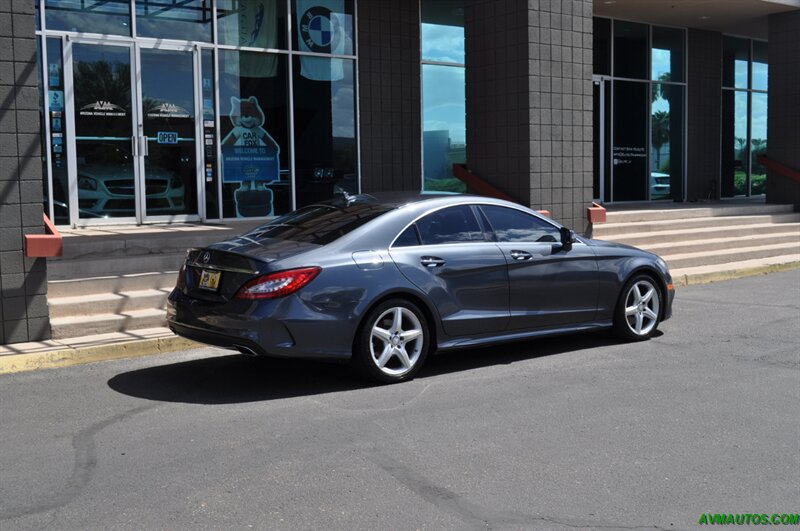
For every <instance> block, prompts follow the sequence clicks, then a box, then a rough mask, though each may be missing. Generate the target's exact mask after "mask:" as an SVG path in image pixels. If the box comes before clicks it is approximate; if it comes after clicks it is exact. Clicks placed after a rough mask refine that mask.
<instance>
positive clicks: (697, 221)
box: [593, 203, 800, 283]
mask: <svg viewBox="0 0 800 531" xmlns="http://www.w3.org/2000/svg"><path fill="white" fill-rule="evenodd" d="M611 208H612V209H613V207H611ZM607 219H608V223H605V224H598V225H596V226H595V227H594V230H593V237H594V238H597V239H602V240H610V241H616V242H620V243H625V244H628V245H634V246H636V247H640V248H642V249H645V250H648V251H651V252H654V253H656V254H658V255H659V256H661V257H662V258H663V259H664V260H666V262H667V264H669V266H670V270H671V271H672V274H673V277H674V278H682V279H683V280H682V282H683V283H686V282H690V281H691V279H695V281H696V280H697V279H700V278H708V279H716V278H732V276H731V275H733V274H734V273H735V272H736V271H743V270H745V269H747V270H754V269H753V268H756V269H757V268H767V270H772V269H774V268H775V267H780V268H787V267H789V266H791V264H795V263H797V265H798V266H800V259H798V258H799V257H800V213H797V212H794V211H793V207H792V205H766V204H735V203H734V204H719V205H713V206H704V207H700V208H667V209H661V210H620V211H613V210H612V211H610V212H608V215H607ZM770 268H772V269H770Z"/></svg>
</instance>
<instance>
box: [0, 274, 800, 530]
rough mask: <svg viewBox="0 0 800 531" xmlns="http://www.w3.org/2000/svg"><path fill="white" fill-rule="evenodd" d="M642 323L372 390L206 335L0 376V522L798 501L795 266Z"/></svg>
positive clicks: (622, 510) (487, 520)
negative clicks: (647, 330)
mask: <svg viewBox="0 0 800 531" xmlns="http://www.w3.org/2000/svg"><path fill="white" fill-rule="evenodd" d="M661 330H662V331H663V333H662V334H661V335H659V336H658V337H656V338H654V339H653V340H651V341H649V342H647V343H637V344H621V343H618V342H616V341H615V340H613V339H611V338H610V337H608V336H606V335H604V334H586V335H581V336H572V337H561V338H552V339H547V340H540V341H535V342H528V343H521V344H515V345H512V346H503V347H496V348H488V349H478V350H470V351H464V352H458V353H451V354H446V355H441V356H436V357H433V358H431V359H429V361H428V364H427V366H426V367H425V368H424V369H423V371H422V372H421V374H420V376H419V377H418V378H417V379H416V380H414V381H411V382H407V383H404V384H400V385H395V386H389V387H374V386H371V385H368V384H365V383H364V382H362V381H361V380H358V379H357V378H355V377H353V376H351V374H350V373H349V372H348V370H347V369H346V368H345V367H341V366H331V365H324V364H315V363H308V362H291V361H275V360H261V359H252V358H247V357H244V356H241V355H236V354H229V353H228V352H226V351H222V350H217V349H210V348H208V349H198V350H193V351H187V352H182V353H177V354H167V355H161V356H154V357H150V358H139V359H135V360H127V361H113V362H104V363H97V364H92V365H85V366H79V367H71V368H65V369H56V370H43V371H38V372H30V373H20V374H13V375H5V376H0V401H1V403H2V404H1V411H0V421H1V422H0V438H1V439H2V445H0V470H1V471H2V472H1V473H0V493H1V494H0V528H2V529H3V530H11V529H61V530H64V529H567V528H575V527H585V528H611V529H619V528H634V529H638V528H642V529H653V528H661V529H689V528H695V527H698V520H699V518H700V517H701V515H702V514H703V513H767V514H772V513H797V512H800V504H799V503H798V501H800V423H798V412H800V354H798V352H799V351H800V348H798V347H799V346H800V270H795V271H791V272H786V273H776V274H772V275H768V276H761V277H752V278H747V279H741V280H734V281H728V282H719V283H715V284H709V285H704V286H694V287H688V288H683V289H680V290H679V291H678V293H677V298H676V302H675V306H674V317H673V319H671V320H669V321H667V322H665V323H663V324H662V326H661ZM788 528H797V527H796V526H794V527H787V529H788Z"/></svg>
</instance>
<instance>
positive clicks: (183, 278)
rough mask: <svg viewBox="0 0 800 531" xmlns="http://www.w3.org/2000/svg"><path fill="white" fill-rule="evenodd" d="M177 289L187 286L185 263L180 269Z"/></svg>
mask: <svg viewBox="0 0 800 531" xmlns="http://www.w3.org/2000/svg"><path fill="white" fill-rule="evenodd" d="M175 287H176V288H177V289H183V288H185V287H186V264H183V265H182V266H181V268H180V270H179V271H178V282H177V283H176V284H175Z"/></svg>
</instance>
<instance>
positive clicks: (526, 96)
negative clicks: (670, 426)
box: [0, 0, 800, 344]
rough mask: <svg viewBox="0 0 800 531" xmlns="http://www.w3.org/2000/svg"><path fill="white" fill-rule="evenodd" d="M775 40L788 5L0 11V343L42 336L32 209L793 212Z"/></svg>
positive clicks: (132, 4) (791, 56) (62, 1)
mask: <svg viewBox="0 0 800 531" xmlns="http://www.w3.org/2000/svg"><path fill="white" fill-rule="evenodd" d="M798 35H800V0H705V1H697V0H671V1H669V2H667V1H663V2H662V1H654V0H653V1H651V0H595V1H594V2H592V1H591V0H3V1H2V2H0V288H2V299H3V300H2V306H0V322H2V323H3V327H2V328H0V332H2V334H0V344H2V343H11V342H14V341H12V339H14V340H15V341H16V340H20V339H21V340H37V339H42V338H47V337H48V334H49V332H48V330H49V325H48V314H47V295H46V293H47V289H46V283H47V264H46V259H45V258H41V257H37V256H36V253H31V252H28V251H29V249H28V248H27V247H26V239H27V240H29V241H32V240H31V239H30V238H26V237H28V236H31V235H39V234H43V233H45V232H46V231H47V230H50V229H47V228H46V226H45V224H44V223H43V218H42V212H43V211H44V214H45V215H46V216H47V218H48V219H49V220H51V221H52V223H53V225H54V226H55V228H56V229H58V228H62V229H63V228H71V229H75V228H80V227H89V228H93V227H98V226H108V225H115V226H117V225H131V226H136V225H143V224H152V225H153V226H154V227H160V226H163V224H166V223H169V224H176V223H181V224H192V223H194V224H198V223H199V224H211V223H213V224H218V223H225V222H228V221H233V220H240V219H242V218H251V219H260V218H263V219H266V218H269V217H272V216H277V215H281V214H284V213H286V212H289V211H291V210H292V209H295V208H299V207H302V206H304V205H308V204H310V203H313V202H316V201H320V200H324V199H327V198H330V197H333V196H334V195H337V194H341V193H349V194H356V193H370V192H378V191H388V190H392V191H394V190H406V191H431V192H433V191H445V192H458V191H464V190H466V189H467V185H469V188H470V189H472V190H475V189H478V190H481V191H484V192H486V191H487V190H489V191H490V192H491V193H496V194H497V195H502V196H508V197H510V198H512V199H513V200H515V201H517V202H520V203H522V204H525V205H529V206H532V207H534V208H537V209H546V210H548V211H549V212H550V213H551V214H552V216H553V217H554V218H555V219H557V220H558V221H560V222H562V223H563V224H565V225H568V226H571V227H574V228H575V229H576V230H578V231H579V232H584V231H585V230H586V229H587V207H589V206H591V205H592V203H597V204H602V205H606V206H607V205H625V204H628V203H637V202H639V203H648V204H651V203H652V204H653V205H658V204H664V203H665V202H669V203H673V202H687V203H690V202H698V201H716V200H724V199H726V198H747V197H765V198H766V201H767V202H778V203H794V204H795V207H796V208H798V207H800V184H798V183H797V182H795V181H793V180H792V179H790V178H788V177H786V175H784V173H785V172H782V171H780V170H781V169H787V168H788V169H790V170H792V169H793V170H794V171H795V172H796V171H797V169H798V168H800V103H798V102H799V101H800V44H798V43H800V39H798ZM465 181H466V183H467V185H465ZM476 183H477V184H476ZM20 327H22V328H20ZM20 330H24V333H22V332H20Z"/></svg>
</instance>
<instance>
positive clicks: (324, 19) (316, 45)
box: [300, 6, 341, 53]
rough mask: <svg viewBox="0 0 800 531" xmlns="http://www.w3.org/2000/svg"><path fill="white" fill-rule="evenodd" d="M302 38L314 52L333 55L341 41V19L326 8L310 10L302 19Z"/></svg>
mask: <svg viewBox="0 0 800 531" xmlns="http://www.w3.org/2000/svg"><path fill="white" fill-rule="evenodd" d="M300 38H302V39H303V42H304V43H305V45H306V46H308V49H309V50H310V51H312V52H317V53H331V51H333V50H335V49H336V47H337V46H338V44H339V39H341V28H340V27H339V19H338V18H337V17H334V16H331V10H330V9H328V8H326V7H322V6H314V7H312V8H309V9H308V10H307V11H306V12H305V13H303V16H302V17H301V19H300Z"/></svg>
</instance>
